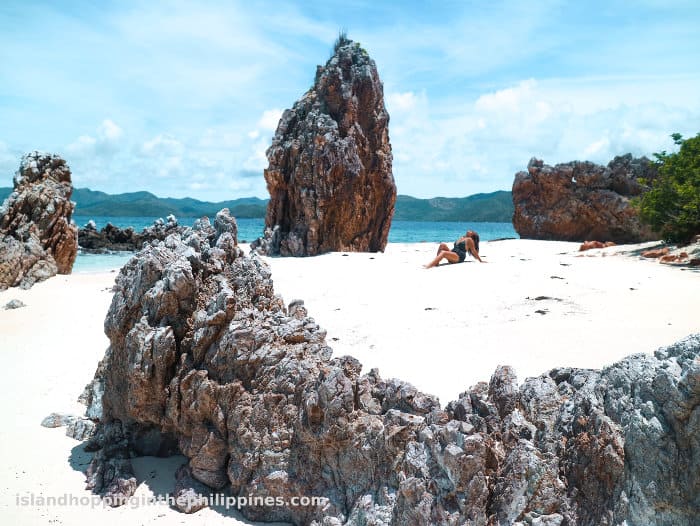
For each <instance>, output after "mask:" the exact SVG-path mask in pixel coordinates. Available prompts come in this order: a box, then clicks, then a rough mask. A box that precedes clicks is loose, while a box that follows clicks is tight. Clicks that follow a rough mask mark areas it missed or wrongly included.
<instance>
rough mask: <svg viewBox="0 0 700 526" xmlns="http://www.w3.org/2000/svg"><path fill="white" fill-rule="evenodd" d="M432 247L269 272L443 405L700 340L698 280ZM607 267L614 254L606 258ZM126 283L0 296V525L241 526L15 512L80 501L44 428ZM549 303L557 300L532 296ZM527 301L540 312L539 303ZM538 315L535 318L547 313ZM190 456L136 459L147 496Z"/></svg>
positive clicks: (515, 245) (510, 252)
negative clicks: (442, 259)
mask: <svg viewBox="0 0 700 526" xmlns="http://www.w3.org/2000/svg"><path fill="white" fill-rule="evenodd" d="M435 248H436V246H435V245H434V244H392V245H390V246H389V247H388V248H387V251H386V253H384V254H350V255H347V256H345V255H343V254H339V253H334V254H328V255H324V256H320V257H315V258H306V259H270V260H268V261H269V262H270V264H271V266H272V270H273V278H274V280H275V287H276V289H277V291H278V292H279V293H281V294H282V295H283V296H284V298H285V300H287V301H291V300H292V299H294V298H302V299H304V300H305V302H306V306H307V307H308V309H309V312H310V313H311V315H312V316H314V317H315V318H316V320H317V321H318V322H319V323H320V324H321V325H322V326H323V327H325V328H326V329H327V330H328V341H329V343H330V344H331V345H332V346H333V347H334V349H335V352H336V354H346V353H349V354H353V355H354V356H356V357H357V358H359V359H360V360H361V361H362V362H363V363H364V364H365V370H366V371H367V370H369V368H371V367H379V368H380V371H381V374H382V375H383V376H385V377H389V376H397V377H400V378H403V379H405V380H408V381H411V382H413V383H414V384H415V385H417V386H418V387H419V388H421V389H424V390H426V391H428V392H431V393H434V394H437V395H439V396H440V399H441V401H442V402H443V403H446V402H447V401H449V400H450V399H452V398H454V397H455V396H456V395H457V393H458V392H460V391H461V390H463V389H465V388H466V387H468V386H469V385H470V384H473V383H475V382H476V381H479V380H488V379H489V377H490V374H491V373H492V371H493V369H494V368H495V367H496V366H497V365H498V364H511V365H514V366H515V367H516V369H517V371H518V373H519V374H520V376H521V378H524V377H525V376H527V375H535V374H540V373H541V372H543V371H545V370H547V369H549V368H552V367H555V366H578V367H601V366H604V365H606V364H608V363H611V362H613V361H615V360H617V359H619V358H621V357H623V356H625V355H627V354H630V353H634V352H651V351H653V350H654V349H655V348H656V347H658V346H660V345H663V344H666V343H670V342H672V341H674V340H676V339H678V338H680V337H682V336H685V335H687V334H689V333H691V332H697V331H699V330H700V323H699V319H698V316H697V312H698V311H699V309H698V307H700V274H699V273H698V272H696V271H692V270H685V271H683V270H680V269H678V268H671V267H668V266H664V265H660V264H657V263H655V262H651V261H640V260H637V259H636V258H632V257H627V256H621V255H613V254H614V253H615V252H619V249H616V248H614V249H606V250H603V251H591V252H587V253H584V254H583V255H582V254H579V253H578V252H576V250H577V245H575V244H572V243H554V242H537V241H522V240H517V241H516V240H512V241H499V242H492V243H483V244H482V254H483V255H484V256H486V259H487V260H488V261H489V263H488V264H478V263H476V262H468V263H464V264H461V265H451V266H444V267H440V268H436V269H431V270H424V269H422V268H421V264H422V263H425V262H427V261H428V260H429V259H430V258H431V256H432V255H433V251H434V250H435ZM603 254H609V255H608V256H606V257H603V256H602V255H603ZM114 277H115V274H114V273H110V272H104V273H95V274H75V275H72V276H59V277H56V278H53V279H51V280H49V281H48V282H45V283H41V284H39V285H36V286H35V287H34V288H32V289H31V290H29V291H21V290H15V289H13V290H9V291H4V292H0V307H1V306H3V305H5V304H6V303H7V302H8V301H9V300H10V299H13V298H17V299H20V300H22V301H24V303H26V304H27V307H24V308H21V309H18V310H13V311H8V310H0V353H1V355H2V358H3V366H4V367H3V382H2V384H1V385H0V400H1V401H2V406H3V409H4V416H5V419H4V422H5V425H3V426H2V427H1V428H0V517H2V523H3V524H46V523H52V524H69V525H73V524H85V523H88V522H93V521H94V522H95V523H104V524H115V525H116V524H120V525H124V524H219V523H221V524H229V525H230V524H239V522H238V521H237V520H235V519H234V518H232V517H236V515H235V513H231V512H227V511H226V510H223V509H218V510H203V511H201V512H199V513H197V514H196V515H194V516H185V515H181V514H178V513H177V512H175V511H173V510H171V509H169V508H168V507H167V506H166V505H163V504H161V505H151V506H145V507H139V508H134V509H132V508H127V507H123V508H118V509H103V508H102V507H100V506H98V507H97V508H95V509H90V507H89V506H52V507H48V508H47V507H42V506H37V505H34V506H32V505H30V506H19V505H18V504H17V502H18V501H17V498H18V496H19V497H20V498H21V497H29V496H30V494H32V493H33V494H34V495H35V498H36V497H38V496H39V495H42V496H44V497H46V496H54V497H58V496H61V495H63V494H65V493H68V494H71V495H75V496H78V497H83V496H86V495H88V493H87V492H85V491H84V490H83V486H84V476H83V474H82V472H81V470H83V469H84V468H85V465H86V463H87V462H88V461H89V456H88V455H87V454H85V453H84V452H83V451H82V449H81V448H80V447H79V445H78V443H77V442H75V441H74V440H72V439H69V438H67V437H65V436H64V434H63V429H45V428H43V427H40V426H39V423H40V422H41V420H42V419H43V417H45V416H46V415H48V414H49V413H51V412H52V411H64V412H72V413H76V412H78V411H80V406H77V404H76V403H75V399H76V397H77V396H78V394H79V393H80V392H81V391H82V388H83V386H84V385H85V383H86V382H87V381H88V380H89V379H90V378H91V377H92V375H93V373H94V370H95V366H96V364H97V362H98V360H99V359H100V358H101V356H102V355H103V353H104V350H105V348H106V346H107V339H106V337H105V336H104V334H103V332H102V324H103V321H104V316H105V314H106V311H107V308H108V306H109V302H110V298H111V294H110V292H109V288H110V287H111V285H112V283H113V280H114ZM541 296H546V297H548V298H552V299H540V300H536V299H534V298H537V297H541ZM528 298H529V299H528ZM538 310H540V311H543V312H545V314H539V313H537V312H536V311H538ZM181 461H182V459H181V458H173V459H152V458H145V459H137V460H136V462H135V467H136V469H137V471H138V473H137V475H138V476H139V477H140V478H141V479H142V480H144V481H145V482H144V484H141V486H140V487H139V490H138V493H137V495H148V494H165V493H167V492H169V491H171V490H172V487H173V478H172V473H173V472H174V470H175V469H176V468H177V466H178V465H179V464H180V463H181Z"/></svg>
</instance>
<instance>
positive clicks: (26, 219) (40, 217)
mask: <svg viewBox="0 0 700 526" xmlns="http://www.w3.org/2000/svg"><path fill="white" fill-rule="evenodd" d="M13 182H14V191H13V192H12V194H10V196H9V197H8V198H7V199H6V200H5V202H4V203H3V204H2V206H1V207H0V290H3V289H6V288H8V287H16V286H19V287H21V288H29V287H31V286H32V285H33V284H34V283H36V282H38V281H43V280H45V279H48V278H50V277H51V276H55V275H56V274H57V273H58V274H70V272H71V270H72V269H73V263H74V262H75V258H76V256H77V254H78V229H77V227H76V226H75V225H73V224H71V216H72V215H73V210H74V209H75V203H73V202H71V200H70V198H71V195H72V193H73V185H72V184H71V173H70V169H69V168H68V165H67V164H66V162H65V161H64V160H63V159H61V158H60V157H58V156H57V155H49V154H45V153H39V152H32V153H30V154H27V155H25V156H24V157H23V158H22V162H21V164H20V167H19V170H18V171H17V173H16V174H15V177H14V180H13Z"/></svg>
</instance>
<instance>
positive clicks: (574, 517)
mask: <svg viewBox="0 0 700 526" xmlns="http://www.w3.org/2000/svg"><path fill="white" fill-rule="evenodd" d="M231 224H232V220H229V221H221V222H220V223H219V225H218V226H217V228H216V229H215V228H212V227H211V226H210V225H209V224H208V222H199V223H198V224H196V225H195V226H194V227H193V229H186V230H185V231H184V232H182V233H176V234H173V235H171V236H169V237H168V238H166V240H165V241H164V242H162V243H154V244H152V245H147V246H146V247H145V248H144V250H143V251H141V252H140V253H139V254H137V255H136V256H135V257H134V258H132V260H131V261H130V262H129V263H128V264H127V265H126V266H125V267H124V268H123V269H122V271H121V272H120V274H119V276H118V277H117V280H116V287H115V294H114V298H113V300H112V305H111V307H110V310H109V313H108V316H107V319H106V321H105V331H106V333H107V335H108V336H109V339H110V346H109V348H108V350H107V353H106V355H105V357H104V359H103V361H102V362H101V363H100V365H99V367H98V370H97V373H96V375H95V378H94V380H93V382H92V383H91V384H90V385H89V386H88V388H87V389H86V395H85V399H86V400H87V403H88V411H87V416H89V417H91V418H93V419H95V420H99V425H98V430H97V434H96V435H95V437H94V438H93V439H91V440H90V441H89V442H88V444H87V446H86V448H87V449H89V450H94V451H96V454H95V456H94V458H93V461H92V463H91V465H90V467H89V469H88V472H87V476H88V487H89V488H91V489H92V490H93V491H95V492H98V493H101V494H102V495H104V496H106V497H108V498H109V499H111V501H110V502H111V503H112V504H118V503H119V502H120V499H123V498H124V497H126V496H129V495H131V494H132V493H133V492H134V491H135V488H136V484H137V481H136V478H135V477H134V475H133V471H132V469H131V462H130V460H129V459H130V458H131V457H132V456H133V455H145V454H148V455H169V454H172V453H175V452H178V451H179V452H181V453H182V454H183V455H185V456H186V457H187V459H188V463H187V465H186V466H183V467H182V468H181V469H180V470H178V475H177V479H178V480H177V484H176V489H175V495H176V497H177V503H176V505H177V506H178V507H179V508H180V509H182V510H184V511H195V510H197V509H199V508H201V507H202V506H204V505H206V502H205V501H203V499H202V497H201V496H199V495H198V493H197V491H196V486H197V484H199V483H204V484H206V485H207V486H208V487H209V488H213V489H215V490H217V491H218V490H221V489H222V488H223V490H225V491H228V492H230V493H231V494H232V495H234V496H243V497H249V496H255V497H258V498H261V497H263V498H264V497H272V498H273V499H276V498H279V499H281V502H284V503H287V502H289V499H290V498H291V497H294V496H308V497H310V496H320V497H326V498H327V499H328V501H327V502H326V503H325V504H324V505H313V506H290V505H281V506H280V505H276V506H269V505H268V506H263V505H249V506H246V507H244V508H242V510H241V511H242V513H244V515H246V516H247V517H249V518H251V519H255V520H268V521H271V520H281V521H290V522H292V523H294V524H299V525H301V524H304V525H307V524H312V525H316V526H321V525H324V526H332V525H336V526H339V525H341V524H348V525H370V524H371V525H378V526H381V525H386V526H388V525H403V524H411V525H457V524H473V525H496V524H499V525H500V524H503V525H506V524H507V525H513V524H515V525H521V526H524V525H526V524H527V525H567V524H569V525H573V524H576V525H596V526H598V525H613V524H622V523H623V522H624V521H625V520H626V521H628V522H627V524H629V525H636V524H645V525H652V524H658V525H662V524H668V525H671V524H673V525H691V524H695V522H694V521H696V520H697V516H698V512H699V511H700V491H699V490H700V439H699V437H700V358H699V356H700V335H696V336H693V337H689V338H688V339H686V340H684V341H681V342H679V343H677V344H675V345H672V346H670V347H668V348H665V349H660V350H659V351H657V352H656V354H655V355H654V356H650V355H638V356H634V357H631V358H628V359H626V360H623V361H622V362H620V363H617V364H615V365H613V366H611V367H609V368H607V369H604V370H603V371H593V370H579V369H555V370H552V371H550V372H548V373H546V374H543V375H542V376H540V377H537V378H530V379H527V380H526V381H525V383H524V384H522V385H521V386H518V383H517V380H516V377H515V373H514V371H513V370H512V369H511V368H509V367H499V368H498V369H497V370H496V373H495V374H494V375H493V377H492V378H491V381H490V383H488V384H486V383H480V384H477V385H476V386H474V387H472V388H471V389H469V390H468V391H466V392H465V393H463V394H462V395H460V397H459V399H458V400H456V401H453V402H450V403H449V404H448V405H447V407H445V408H441V407H440V405H439V403H438V400H437V399H436V398H435V397H433V396H430V395H427V394H424V393H421V392H419V391H417V390H416V389H415V388H414V387H412V386H411V385H410V384H408V383H405V382H402V381H399V380H384V379H382V378H381V377H380V375H379V373H378V371H376V370H372V371H370V372H369V373H368V374H364V375H363V374H361V364H360V363H359V362H358V361H357V360H355V359H354V358H352V357H348V356H342V357H333V356H332V352H331V349H330V348H329V347H328V345H327V344H326V340H325V332H324V331H323V330H322V329H321V328H319V326H318V325H317V324H316V322H315V321H314V320H313V318H310V317H309V316H308V314H307V311H306V309H305V308H304V306H303V302H301V301H294V302H292V303H291V304H290V305H289V306H288V307H286V306H285V305H284V303H283V301H282V299H281V298H280V297H279V296H276V295H275V294H274V290H273V286H272V281H271V279H270V278H271V276H270V270H269V268H268V267H267V266H266V264H265V263H263V262H262V261H261V260H260V259H259V258H258V257H257V256H255V255H252V256H249V257H246V256H243V255H242V253H241V251H240V250H239V248H238V247H237V245H236V239H235V235H234V234H233V233H232V228H229V227H230V225H231ZM226 225H229V227H227V226H226ZM205 489H206V488H205ZM199 491H200V492H201V489H200V490H199ZM204 493H205V496H206V495H207V492H206V491H205V492H204Z"/></svg>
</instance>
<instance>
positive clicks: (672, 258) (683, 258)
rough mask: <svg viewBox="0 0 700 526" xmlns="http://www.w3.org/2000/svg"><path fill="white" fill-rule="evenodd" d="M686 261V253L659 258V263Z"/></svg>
mask: <svg viewBox="0 0 700 526" xmlns="http://www.w3.org/2000/svg"><path fill="white" fill-rule="evenodd" d="M687 259H688V254H687V253H686V252H681V253H680V254H666V255H664V256H661V259H660V261H661V263H682V262H684V261H686V260H687Z"/></svg>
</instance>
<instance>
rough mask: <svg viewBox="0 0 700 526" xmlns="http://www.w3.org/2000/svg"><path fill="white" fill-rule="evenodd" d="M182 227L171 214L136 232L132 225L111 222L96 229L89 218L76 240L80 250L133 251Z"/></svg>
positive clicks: (90, 251)
mask: <svg viewBox="0 0 700 526" xmlns="http://www.w3.org/2000/svg"><path fill="white" fill-rule="evenodd" d="M183 229H184V227H181V226H180V225H178V221H177V218H176V217H175V216H174V215H172V214H170V215H169V216H168V217H167V219H166V221H163V220H162V219H156V220H155V221H154V222H153V224H152V225H151V226H147V227H146V228H144V229H143V230H142V231H141V232H136V231H135V230H134V229H133V228H132V227H126V228H119V227H116V226H114V225H112V224H111V223H107V224H106V225H105V226H104V227H102V229H101V230H97V227H96V225H95V222H94V221H93V220H92V219H91V220H90V221H88V222H87V223H86V224H85V226H83V227H82V228H81V229H80V230H79V231H78V242H79V244H80V248H81V250H83V251H84V252H88V253H97V254H100V253H105V252H114V251H132V252H134V251H136V250H140V249H141V248H142V247H143V245H144V244H145V243H151V242H153V241H163V240H164V239H165V238H166V237H168V236H169V235H170V234H173V233H175V232H180V231H182V230H183Z"/></svg>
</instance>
